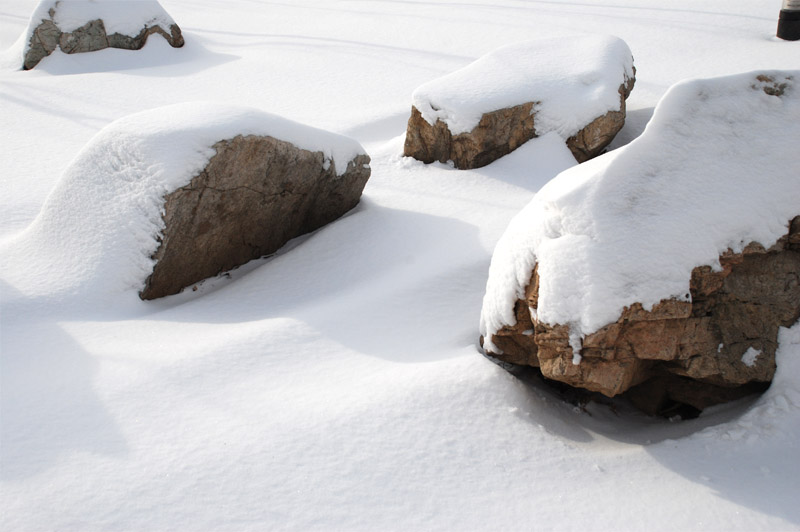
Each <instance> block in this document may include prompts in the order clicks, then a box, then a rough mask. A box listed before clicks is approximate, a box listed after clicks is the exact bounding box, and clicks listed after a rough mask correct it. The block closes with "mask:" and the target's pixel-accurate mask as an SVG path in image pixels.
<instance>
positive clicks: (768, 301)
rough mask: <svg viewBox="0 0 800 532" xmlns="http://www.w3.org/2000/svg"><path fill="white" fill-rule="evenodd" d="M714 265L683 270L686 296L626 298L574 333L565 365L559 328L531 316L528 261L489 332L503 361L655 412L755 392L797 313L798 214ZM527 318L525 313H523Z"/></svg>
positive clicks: (565, 334) (563, 330) (533, 294)
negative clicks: (597, 325)
mask: <svg viewBox="0 0 800 532" xmlns="http://www.w3.org/2000/svg"><path fill="white" fill-rule="evenodd" d="M720 264H721V266H722V270H721V271H718V272H716V271H713V270H712V268H711V267H710V266H702V267H698V268H695V269H694V270H693V271H692V278H691V285H690V287H691V302H688V301H678V300H664V301H662V302H661V303H660V304H658V305H656V306H655V307H654V308H653V309H652V310H650V311H645V310H644V309H643V308H642V307H641V305H639V304H635V305H633V306H631V307H629V308H626V309H625V310H624V311H623V312H622V315H621V316H620V317H619V319H618V320H617V321H616V322H615V323H611V324H609V325H607V326H606V327H603V328H602V329H600V330H598V331H597V332H595V333H593V334H590V335H588V336H587V337H586V338H584V340H583V345H582V351H581V356H582V360H581V361H580V363H579V364H573V350H572V348H571V347H570V335H569V326H566V325H555V326H550V325H547V324H543V323H539V322H538V321H536V320H535V319H533V318H532V317H531V315H532V312H531V310H535V309H537V307H538V292H539V283H540V279H539V275H538V266H537V267H535V268H534V271H533V274H532V276H531V280H530V283H529V285H528V287H527V289H526V292H525V293H526V298H525V300H518V301H517V302H516V305H515V314H516V319H517V324H516V325H514V326H513V327H505V328H503V329H502V330H500V331H498V333H497V334H495V335H493V336H492V341H493V343H494V345H496V346H497V347H498V348H499V349H501V350H502V351H503V353H488V354H489V355H490V356H492V357H495V358H497V359H499V360H502V361H504V362H509V363H512V364H518V365H528V366H534V367H538V368H540V370H541V372H542V374H543V375H544V376H545V377H546V378H549V379H553V380H556V381H560V382H564V383H567V384H570V385H572V386H575V387H579V388H584V389H587V390H591V391H596V392H600V393H603V394H605V395H607V396H615V395H618V394H622V393H626V392H627V395H628V397H630V399H631V400H632V401H633V402H634V404H636V405H637V406H639V407H640V408H641V409H643V410H645V411H646V412H649V413H657V412H662V411H664V410H665V409H668V408H669V407H670V405H674V404H675V403H681V404H687V405H690V406H691V407H694V408H696V409H698V410H702V409H703V408H705V407H707V406H710V405H713V404H717V403H720V402H724V401H728V400H731V399H735V398H738V397H741V396H743V395H746V394H748V393H751V392H752V391H754V390H757V389H763V388H764V387H766V386H767V385H768V383H769V382H770V381H771V380H772V377H773V375H774V373H775V351H776V349H777V345H778V344H777V336H778V328H779V327H789V326H791V325H792V324H794V323H795V322H797V320H798V319H800V216H798V217H795V218H794V219H793V220H792V221H791V222H790V224H789V231H788V233H787V234H786V235H785V236H784V237H783V238H781V239H780V240H779V241H778V242H777V243H776V244H775V245H774V246H772V247H771V248H769V249H764V247H763V246H761V245H760V244H757V243H752V244H750V245H748V246H747V247H746V248H745V249H744V250H743V252H742V253H730V252H729V253H725V254H723V255H722V256H721V257H720ZM533 314H534V315H535V312H534V313H533Z"/></svg>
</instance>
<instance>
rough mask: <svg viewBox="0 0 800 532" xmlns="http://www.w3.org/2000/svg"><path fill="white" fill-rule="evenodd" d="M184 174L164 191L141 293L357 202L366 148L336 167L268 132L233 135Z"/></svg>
mask: <svg viewBox="0 0 800 532" xmlns="http://www.w3.org/2000/svg"><path fill="white" fill-rule="evenodd" d="M214 150H215V151H216V154H215V155H214V156H213V157H212V158H211V160H210V161H209V162H208V165H207V166H206V167H205V168H204V169H203V170H202V171H201V172H199V173H198V174H197V175H196V176H195V177H194V178H192V179H191V181H190V182H189V183H188V184H187V185H185V186H182V187H180V188H178V189H177V190H175V191H173V192H171V193H169V194H167V196H166V197H165V204H164V217H163V218H164V224H165V228H164V230H163V232H162V236H161V242H160V245H159V247H158V250H157V251H156V253H155V254H154V256H153V258H154V259H155V260H156V264H155V266H154V268H153V272H152V274H151V275H150V276H149V277H148V278H147V280H146V282H145V287H144V289H143V290H142V291H141V292H140V297H141V298H142V299H155V298H158V297H163V296H167V295H170V294H176V293H178V292H180V291H181V290H182V289H183V288H185V287H187V286H191V285H192V284H194V283H196V282H198V281H201V280H203V279H205V278H207V277H212V276H214V275H217V274H219V273H221V272H224V271H227V270H230V269H232V268H235V267H236V266H240V265H242V264H244V263H246V262H248V261H250V260H252V259H257V258H259V257H262V256H264V255H269V254H271V253H274V252H275V251H277V250H278V249H279V248H280V247H281V246H283V245H284V244H285V243H286V242H288V241H289V240H290V239H292V238H294V237H297V236H300V235H303V234H306V233H309V232H311V231H314V230H316V229H319V228H320V227H322V226H323V225H326V224H328V223H330V222H332V221H333V220H335V219H337V218H339V217H340V216H342V215H343V214H344V213H346V212H347V211H349V210H350V209H352V208H353V207H355V206H356V204H358V202H359V199H360V197H361V192H362V190H363V189H364V186H365V185H366V182H367V180H368V179H369V176H370V168H369V161H370V158H369V156H367V155H366V154H360V155H357V156H356V157H355V158H353V159H352V160H350V161H347V162H346V163H345V164H346V171H345V172H344V173H342V174H341V175H337V173H336V171H337V169H336V166H335V163H334V164H331V163H330V161H326V159H325V156H324V154H323V153H322V152H321V151H309V150H305V149H301V148H298V147H296V146H294V145H293V144H291V143H289V142H286V141H282V140H279V139H276V138H273V137H270V136H256V135H248V136H241V135H239V136H236V137H234V138H232V139H227V140H221V141H219V142H217V143H216V144H214Z"/></svg>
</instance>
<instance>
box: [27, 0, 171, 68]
mask: <svg viewBox="0 0 800 532" xmlns="http://www.w3.org/2000/svg"><path fill="white" fill-rule="evenodd" d="M60 3H61V2H56V4H55V7H54V8H52V9H50V11H49V16H50V18H49V19H44V20H42V21H41V23H40V24H39V25H38V26H37V27H36V28H35V29H34V30H33V32H31V36H30V39H29V44H30V46H29V48H28V51H27V52H26V54H25V57H24V58H23V65H22V68H23V69H24V70H30V69H32V68H33V67H35V66H36V65H38V64H39V62H40V61H41V60H42V59H44V58H45V57H47V56H48V55H50V54H51V53H53V52H54V51H55V50H56V48H59V47H60V48H61V51H62V52H64V53H67V54H75V53H83V52H94V51H97V50H103V49H105V48H122V49H125V50H139V49H141V48H142V47H143V46H144V45H145V43H146V42H147V38H148V36H150V35H152V34H153V33H158V34H160V35H161V36H163V37H164V38H165V39H166V40H167V42H169V44H170V45H172V46H173V47H175V48H180V47H181V46H183V44H184V40H183V36H182V34H181V30H180V28H179V27H178V25H177V24H174V23H173V24H171V25H169V27H168V28H162V27H161V26H160V25H158V24H155V25H145V26H144V27H143V28H142V29H141V31H140V32H139V33H138V34H137V35H122V34H120V33H113V34H111V35H107V34H106V28H105V24H104V23H103V21H102V20H101V19H95V20H89V21H87V22H86V24H84V25H83V26H81V27H80V28H78V29H75V30H73V31H71V32H62V31H61V29H59V28H58V26H57V24H56V23H55V18H56V12H57V10H58V6H59V4H60Z"/></svg>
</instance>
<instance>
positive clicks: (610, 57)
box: [412, 35, 633, 140]
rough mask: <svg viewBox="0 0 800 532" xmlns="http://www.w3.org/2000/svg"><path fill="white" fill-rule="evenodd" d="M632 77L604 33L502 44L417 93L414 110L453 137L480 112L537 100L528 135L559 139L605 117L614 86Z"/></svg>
mask: <svg viewBox="0 0 800 532" xmlns="http://www.w3.org/2000/svg"><path fill="white" fill-rule="evenodd" d="M632 78H633V56H632V55H631V50H630V48H628V45H627V44H625V42H624V41H622V40H621V39H619V38H617V37H612V36H610V35H571V36H566V37H559V38H555V39H553V38H549V39H537V40H534V41H528V42H524V43H519V44H512V45H508V46H503V47H502V48H499V49H497V50H494V51H492V52H491V53H489V54H486V55H485V56H483V57H481V58H480V59H478V60H477V61H475V62H474V63H471V64H469V65H467V66H466V67H464V68H462V69H460V70H457V71H455V72H453V73H451V74H448V75H446V76H444V77H441V78H438V79H435V80H433V81H430V82H428V83H425V84H424V85H422V86H420V87H419V88H417V90H415V91H414V93H413V94H412V99H413V102H414V107H416V108H417V110H418V111H419V112H420V113H421V114H422V117H423V118H424V119H425V120H426V121H427V122H428V123H429V124H431V125H434V124H435V123H436V120H441V121H443V122H444V123H446V124H447V127H448V129H449V130H450V132H451V133H452V134H453V135H457V134H459V133H467V132H469V131H472V130H473V129H474V128H475V126H477V125H478V122H480V119H481V117H482V116H483V115H484V114H485V113H489V112H491V111H497V110H498V109H505V108H507V107H514V106H516V105H522V104H524V103H528V102H537V103H536V105H535V106H534V111H535V112H536V124H535V127H536V134H537V135H538V136H541V135H544V134H545V133H550V132H551V131H555V132H556V133H558V134H559V135H560V136H561V137H562V138H563V139H565V140H566V139H567V138H569V137H571V136H573V135H575V134H576V133H577V132H578V131H580V130H581V129H582V128H583V127H585V126H586V124H588V123H590V122H591V121H592V120H594V119H595V118H597V117H599V116H603V115H605V114H606V113H607V112H609V111H619V108H620V95H619V87H620V85H621V84H622V83H623V82H624V81H625V80H626V79H632Z"/></svg>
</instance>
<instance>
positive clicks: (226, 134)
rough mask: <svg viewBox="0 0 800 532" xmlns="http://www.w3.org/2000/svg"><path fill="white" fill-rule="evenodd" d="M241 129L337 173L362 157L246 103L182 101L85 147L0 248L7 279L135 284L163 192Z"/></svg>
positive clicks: (41, 288)
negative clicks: (316, 158) (311, 156)
mask: <svg viewBox="0 0 800 532" xmlns="http://www.w3.org/2000/svg"><path fill="white" fill-rule="evenodd" d="M237 135H244V136H246V135H260V136H271V137H273V138H277V139H280V140H283V141H286V142H289V143H291V144H293V145H295V146H297V147H299V148H302V149H305V150H308V151H312V152H322V153H323V156H324V161H325V165H326V166H328V165H331V164H332V165H333V166H334V168H335V171H336V173H337V175H342V174H343V173H344V172H345V170H346V169H347V163H348V161H350V160H352V159H353V158H355V157H356V156H357V155H359V154H361V153H364V150H363V148H362V147H361V146H360V145H359V144H358V142H356V141H355V140H353V139H350V138H348V137H344V136H342V135H337V134H334V133H329V132H327V131H322V130H320V129H316V128H312V127H309V126H304V125H302V124H298V123H296V122H292V121H289V120H286V119H284V118H281V117H279V116H275V115H272V114H269V113H265V112H263V111H259V110H257V109H253V108H249V107H240V106H233V105H223V104H212V103H204V102H198V103H186V104H176V105H172V106H167V107H160V108H157V109H152V110H149V111H144V112H141V113H137V114H134V115H131V116H127V117H125V118H121V119H119V120H117V121H115V122H113V123H111V124H110V125H108V126H107V127H105V128H103V129H102V130H101V131H100V132H99V133H97V135H96V136H95V137H94V138H93V139H92V140H90V141H89V143H88V144H87V145H86V147H85V148H83V149H82V150H81V152H80V153H79V154H78V155H77V156H76V158H75V160H74V161H73V162H72V164H70V166H69V167H68V168H67V170H66V171H65V172H64V176H63V177H62V179H61V180H60V181H59V183H58V184H57V185H56V186H55V188H54V189H53V192H52V193H51V194H50V196H49V197H48V199H47V201H46V202H45V204H44V206H43V207H42V211H41V213H40V214H39V216H38V217H37V218H36V220H35V221H34V222H33V223H32V224H31V225H30V227H29V228H28V229H27V230H26V231H24V232H23V233H22V234H20V235H19V236H18V237H17V238H15V239H13V240H12V241H10V242H9V243H7V244H6V245H5V246H0V254H2V255H3V257H4V264H5V270H6V272H7V280H9V281H10V282H11V283H12V284H13V285H14V286H15V287H16V289H17V290H19V291H20V292H21V293H24V294H26V295H27V296H41V295H45V294H53V293H58V292H63V291H75V290H78V289H79V287H80V290H81V291H84V293H86V292H85V291H92V292H94V293H96V294H105V295H112V296H118V295H119V294H120V293H121V292H123V291H125V290H128V289H131V288H133V289H141V287H142V286H143V284H144V280H145V278H146V277H147V276H148V275H150V273H151V272H152V270H153V260H152V259H151V257H152V255H153V253H154V252H155V251H156V249H157V248H158V243H159V241H158V239H157V237H158V236H159V234H160V232H161V231H162V230H163V228H164V222H163V220H162V218H161V216H162V211H163V205H164V197H165V196H166V195H167V194H169V193H170V192H173V191H174V190H176V189H178V188H180V187H182V186H184V185H187V184H188V183H189V182H190V181H191V179H192V178H193V177H195V176H197V175H198V174H199V173H200V171H201V170H202V169H203V168H205V167H206V165H207V164H208V161H209V160H210V159H211V157H213V156H214V154H215V153H216V151H215V150H214V148H213V145H214V144H216V143H217V142H219V141H221V140H228V139H232V138H233V137H235V136H237ZM32 272H35V275H31V273H32Z"/></svg>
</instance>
